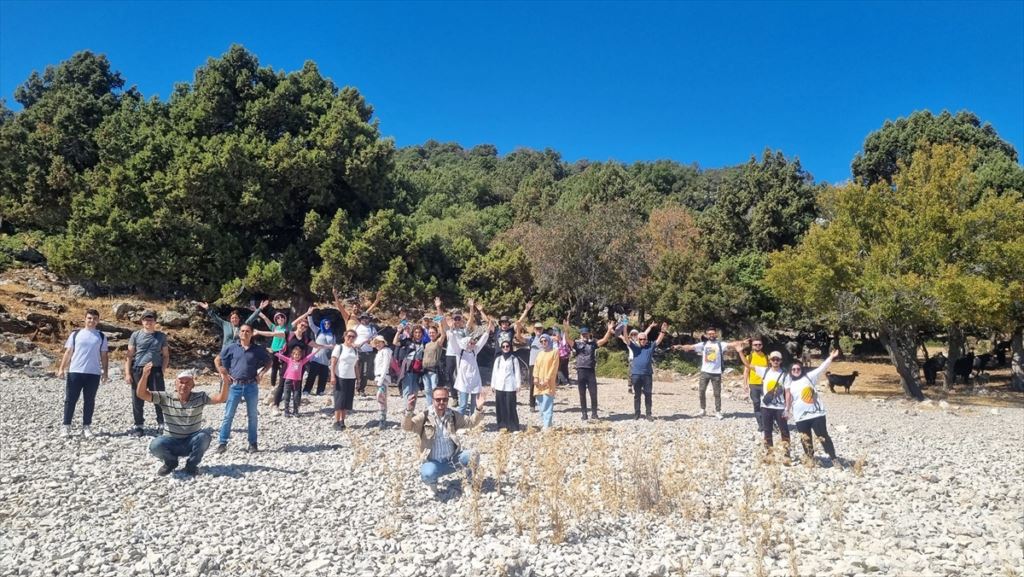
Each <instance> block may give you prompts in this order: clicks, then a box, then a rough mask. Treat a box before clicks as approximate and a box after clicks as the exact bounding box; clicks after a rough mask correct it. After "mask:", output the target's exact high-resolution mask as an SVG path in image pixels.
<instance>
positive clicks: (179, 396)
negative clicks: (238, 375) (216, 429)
mask: <svg viewBox="0 0 1024 577" xmlns="http://www.w3.org/2000/svg"><path fill="white" fill-rule="evenodd" d="M152 368H153V367H152V363H149V364H147V365H146V366H145V367H144V368H143V376H142V378H141V379H139V386H138V387H136V389H135V394H136V395H137V396H138V397H139V398H140V399H142V400H143V401H149V402H151V403H153V404H154V405H156V406H158V407H161V408H162V409H163V412H164V424H165V425H166V427H167V428H166V430H165V432H164V434H163V435H161V436H159V437H157V438H155V439H153V442H152V443H150V444H149V452H150V453H152V454H153V456H154V457H156V458H158V459H161V460H162V461H163V462H164V464H163V466H162V467H160V470H158V471H157V475H167V474H169V473H170V472H171V471H173V470H175V469H177V468H178V458H179V457H187V459H186V461H185V473H187V474H189V475H195V474H196V473H198V472H199V462H200V461H202V460H203V455H204V454H205V453H206V450H207V449H208V448H210V439H211V437H210V433H209V432H208V431H204V430H201V428H202V426H203V407H205V406H206V405H214V404H218V403H223V402H224V401H225V400H226V399H227V398H228V382H227V381H224V382H223V383H222V384H221V387H220V392H219V393H217V394H216V395H213V396H210V395H208V394H206V393H205V392H198V393H193V392H192V387H194V386H195V384H196V382H195V377H193V375H192V373H191V372H187V371H186V372H183V373H180V374H179V375H178V378H177V380H176V381H175V383H174V392H172V393H167V392H164V391H150V390H149V389H147V388H146V382H147V380H146V377H147V376H148V373H149V371H150V370H151V369H152Z"/></svg>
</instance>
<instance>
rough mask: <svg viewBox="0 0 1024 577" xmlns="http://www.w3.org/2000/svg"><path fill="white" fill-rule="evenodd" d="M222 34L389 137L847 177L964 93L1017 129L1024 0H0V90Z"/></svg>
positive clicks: (1010, 130)
mask: <svg viewBox="0 0 1024 577" xmlns="http://www.w3.org/2000/svg"><path fill="white" fill-rule="evenodd" d="M232 43H240V44H242V45H244V46H246V47H247V48H248V49H250V50H251V51H253V52H254V53H255V54H256V55H257V56H258V57H259V59H260V62H261V63H262V64H263V65H268V66H272V67H273V68H275V69H279V70H286V71H291V70H296V69H298V68H300V67H301V66H302V63H303V62H304V61H305V60H314V61H316V62H317V64H318V65H319V67H320V70H321V72H322V73H323V74H324V75H326V76H328V77H330V78H332V79H333V80H334V81H335V82H336V83H338V84H340V85H351V86H355V87H356V88H358V89H359V90H360V91H361V92H362V93H363V94H364V95H365V96H366V97H367V99H368V100H369V101H370V103H372V104H373V105H374V107H375V109H376V111H377V117H378V118H379V119H380V123H381V130H382V132H383V133H384V134H385V135H388V136H392V137H394V138H395V140H396V142H397V144H398V145H399V146H405V145H410V144H418V143H421V142H423V141H425V140H427V139H430V138H433V139H436V140H441V141H457V142H459V143H461V144H463V145H464V146H467V147H469V146H472V145H475V144H480V143H491V144H495V145H497V146H498V148H499V150H500V151H501V152H502V153H506V152H510V151H512V150H514V149H515V148H517V147H520V146H527V147H532V148H546V147H550V148H553V149H555V150H557V151H559V152H561V153H562V155H563V158H565V159H566V160H568V161H574V160H577V159H579V158H589V159H591V160H609V159H614V160H619V161H623V162H631V161H635V160H656V159H661V158H670V159H673V160H677V161H680V162H684V163H691V162H696V163H698V164H700V165H701V166H703V167H719V166H727V165H732V164H737V163H741V162H744V161H746V160H747V159H748V158H749V157H750V156H751V155H752V154H755V155H759V154H760V153H761V151H762V150H764V149H765V148H766V147H770V148H773V149H778V150H782V151H783V152H784V153H785V154H786V155H787V156H790V157H793V156H796V157H799V158H800V160H801V162H802V163H803V165H804V167H805V168H806V169H807V170H809V171H810V172H811V173H812V174H813V175H814V176H815V177H816V178H817V179H818V180H827V181H831V182H837V181H841V180H844V179H846V178H848V177H849V173H850V168H849V167H850V161H851V160H852V158H853V156H854V154H855V153H856V152H857V151H858V150H859V149H860V147H861V145H862V144H863V141H864V137H865V136H866V135H867V134H868V133H869V132H871V131H872V130H875V129H877V128H879V127H880V126H881V125H882V123H883V122H884V121H885V120H886V119H895V118H897V117H900V116H906V115H908V114H910V113H911V112H912V111H914V110H919V109H929V110H932V111H933V112H938V111H940V110H942V109H949V110H952V111H958V110H963V109H968V110H972V111H974V112H975V113H977V114H978V115H979V116H980V117H981V118H982V119H983V120H985V121H989V122H991V123H992V124H993V125H994V126H995V128H996V129H997V130H998V132H999V134H1000V135H1001V136H1002V137H1003V138H1004V139H1006V140H1008V141H1010V142H1011V143H1012V144H1013V145H1014V146H1015V147H1016V148H1017V149H1018V151H1020V150H1021V147H1022V145H1024V2H1020V1H1017V2H1009V1H1007V2H992V3H984V2H970V3H958V2H941V3H916V2H914V3H912V2H906V3H888V2H866V3H841V2H820V3H782V2H760V3H715V4H703V3H690V2H686V3H667V2H665V3H628V4H626V3H613V2H600V3H584V2H564V3H542V2H523V3H492V2H486V3H485V2H466V3H427V2H416V3H399V2H391V3H343V2H306V3H302V2H289V3H275V2H263V3H255V2H254V3H243V2H223V3H217V2H182V3H162V2H115V3H106V2H85V1H79V2H39V1H36V2H11V1H7V0H3V1H2V2H0V97H3V98H6V99H7V101H8V105H9V106H13V102H12V100H13V98H12V94H13V92H14V89H15V87H16V86H17V85H18V84H20V83H21V82H23V81H24V80H25V79H26V78H27V77H28V75H29V74H30V73H31V71H33V70H40V71H41V70H42V69H43V68H45V66H46V65H47V64H54V63H57V62H59V61H61V60H63V59H66V58H68V57H69V56H70V55H71V54H73V53H74V52H76V51H78V50H83V49H89V50H93V51H96V52H101V53H104V54H106V55H107V56H108V57H109V58H110V61H111V63H112V64H113V66H114V68H115V69H117V70H119V71H120V72H121V73H122V75H123V76H124V78H125V79H126V80H127V82H128V84H129V85H136V86H137V87H138V88H139V89H140V90H141V91H142V92H143V93H144V94H146V95H147V96H149V95H159V96H160V97H162V98H166V97H167V95H168V94H169V93H170V91H171V88H172V86H173V85H174V83H175V82H180V81H189V80H191V78H192V74H193V72H194V70H195V69H196V67H197V66H199V65H201V64H202V63H203V62H205V61H206V59H207V58H209V57H213V56H219V55H220V54H222V53H224V52H225V51H226V50H227V48H228V47H229V46H230V45H231V44H232Z"/></svg>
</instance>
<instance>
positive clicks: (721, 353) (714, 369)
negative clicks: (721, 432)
mask: <svg viewBox="0 0 1024 577" xmlns="http://www.w3.org/2000/svg"><path fill="white" fill-rule="evenodd" d="M704 336H705V337H707V340H706V341H704V342H702V343H696V344H692V345H675V346H673V347H672V348H673V349H675V350H680V351H695V352H697V353H700V360H701V362H700V411H698V412H697V416H700V417H703V416H704V415H706V414H707V392H708V383H709V382H710V383H711V385H712V387H713V388H714V392H715V416H716V417H718V418H719V419H721V418H723V415H722V366H723V364H724V361H725V352H726V351H727V350H729V349H730V348H731V347H734V346H735V345H736V344H737V343H740V342H742V341H734V342H731V343H727V342H723V341H719V340H718V329H716V328H715V327H708V329H707V331H705V332H704Z"/></svg>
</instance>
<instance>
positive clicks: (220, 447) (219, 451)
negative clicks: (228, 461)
mask: <svg viewBox="0 0 1024 577" xmlns="http://www.w3.org/2000/svg"><path fill="white" fill-rule="evenodd" d="M227 450H228V444H227V443H218V444H217V448H216V449H214V450H213V452H214V453H217V454H218V455H220V454H222V453H225V452H227Z"/></svg>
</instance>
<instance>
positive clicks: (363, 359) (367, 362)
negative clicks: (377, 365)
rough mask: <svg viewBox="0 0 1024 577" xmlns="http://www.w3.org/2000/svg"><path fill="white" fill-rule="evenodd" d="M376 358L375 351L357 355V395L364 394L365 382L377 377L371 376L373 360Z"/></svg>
mask: <svg viewBox="0 0 1024 577" xmlns="http://www.w3.org/2000/svg"><path fill="white" fill-rule="evenodd" d="M376 356H377V351H370V352H361V353H359V369H360V371H361V372H360V374H359V387H358V391H359V394H360V395H361V394H363V393H365V392H366V381H368V380H370V379H373V378H375V377H376V376H377V375H375V374H373V358H374V357H376Z"/></svg>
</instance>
